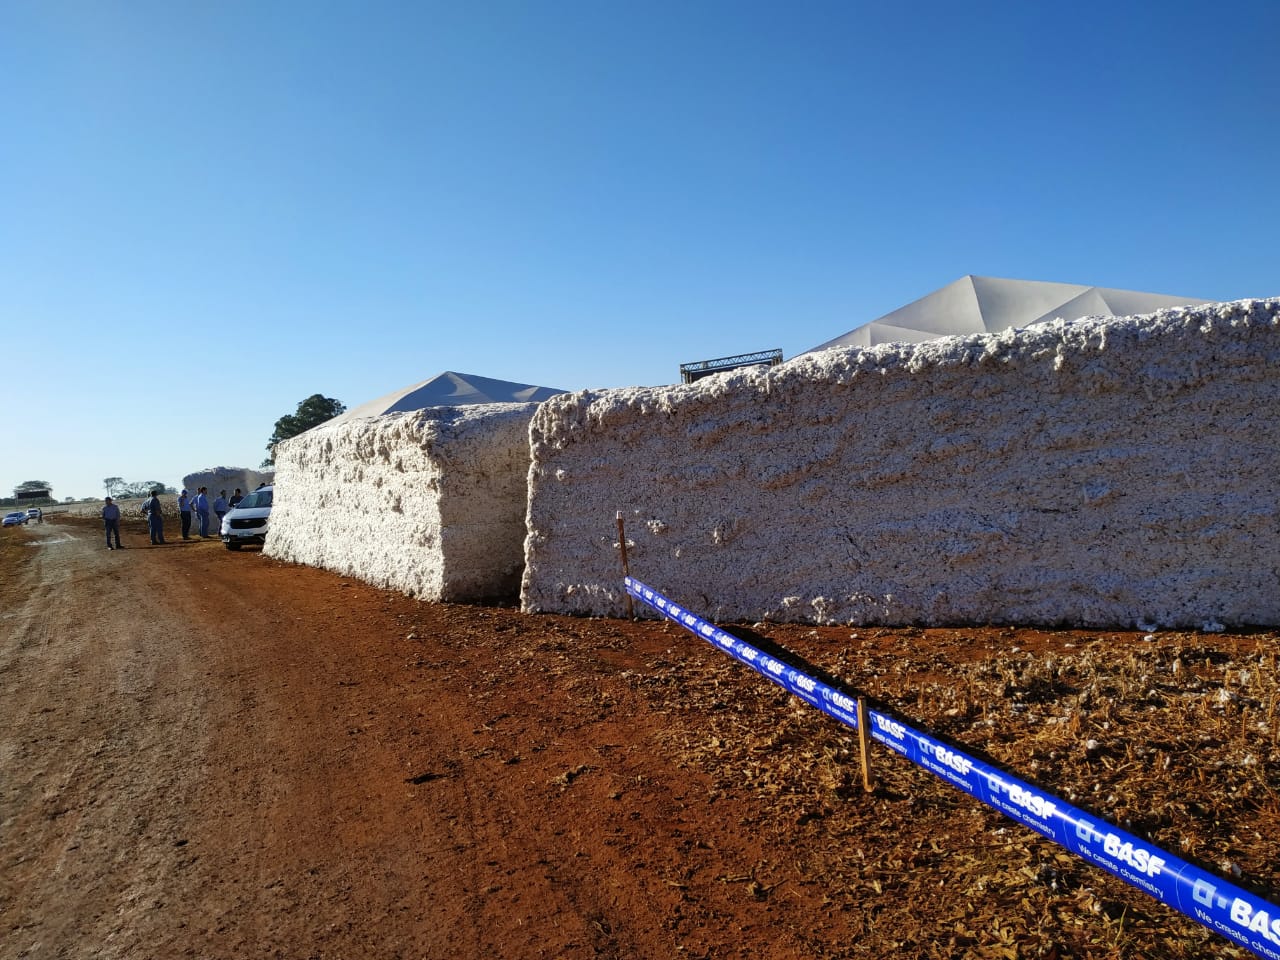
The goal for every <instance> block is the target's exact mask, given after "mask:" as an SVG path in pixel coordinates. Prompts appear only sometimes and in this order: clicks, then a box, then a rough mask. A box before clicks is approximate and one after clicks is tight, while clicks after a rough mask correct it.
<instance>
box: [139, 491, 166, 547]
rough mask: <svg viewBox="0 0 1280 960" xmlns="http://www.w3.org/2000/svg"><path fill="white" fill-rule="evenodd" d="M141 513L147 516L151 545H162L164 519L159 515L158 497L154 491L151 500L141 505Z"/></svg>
mask: <svg viewBox="0 0 1280 960" xmlns="http://www.w3.org/2000/svg"><path fill="white" fill-rule="evenodd" d="M142 512H143V513H145V514H146V515H147V527H148V528H149V529H150V531H151V543H152V545H153V546H154V545H156V544H160V543H164V517H162V516H161V515H160V497H159V495H158V494H157V493H156V491H154V490H152V491H151V499H150V500H148V501H147V502H146V503H144V504H143V505H142Z"/></svg>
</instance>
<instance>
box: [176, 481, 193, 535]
mask: <svg viewBox="0 0 1280 960" xmlns="http://www.w3.org/2000/svg"><path fill="white" fill-rule="evenodd" d="M178 516H179V517H181V518H182V539H183V540H190V539H191V498H190V497H188V496H187V491H186V490H183V491H182V492H181V493H180V494H178Z"/></svg>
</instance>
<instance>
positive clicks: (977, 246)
mask: <svg viewBox="0 0 1280 960" xmlns="http://www.w3.org/2000/svg"><path fill="white" fill-rule="evenodd" d="M1277 37H1280V4H1278V3H1275V2H1274V0H1267V2H1232V0H1226V2H1221V3H1215V4H1205V3H1182V2H1176V0H1175V2H1167V3H1162V4H1149V3H1125V2H1110V3H1094V2H1077V3H1071V4H1041V3H1028V2H1019V3H983V2H976V3H970V4H955V3H953V2H930V0H926V2H919V3H913V4H884V3H874V4H872V3H865V4H864V3H857V2H852V0H847V2H791V3H780V2H778V3H756V2H720V0H683V2H678V3H677V2H670V3H669V2H649V3H630V4H624V3H618V2H609V0H594V2H576V0H575V2H543V3H534V2H524V3H513V2H476V3H456V2H455V3H435V2H428V0H422V2H414V3H389V2H377V0H372V2H359V3H357V2H350V3H347V2H324V0H321V2H308V3H302V2H284V0H279V2H270V0H266V2H263V0H257V2H237V0H230V2H219V3H204V4H184V3H177V4H175V3H172V2H151V0H137V2H109V0H84V2H61V0H23V2H15V0H0V64H3V78H4V80H3V83H0V331H3V334H4V336H3V342H4V343H5V345H6V348H7V349H6V352H7V353H8V354H9V355H8V357H7V362H6V363H5V365H4V371H3V373H2V374H0V402H2V403H3V409H4V416H3V422H4V423H5V424H6V425H7V427H8V433H9V442H8V443H6V444H5V446H4V453H3V455H2V456H0V463H3V470H0V491H3V492H4V493H5V494H8V493H9V492H10V491H11V489H12V487H13V486H15V485H17V484H18V483H20V482H22V481H24V480H30V479H41V480H49V481H51V482H52V483H53V485H54V493H55V495H56V496H58V497H59V498H61V497H66V496H74V497H83V496H101V495H102V493H103V489H102V483H101V481H102V478H105V477H108V476H123V477H125V478H126V479H128V480H134V481H141V480H159V481H162V482H165V483H173V484H177V483H180V482H181V478H182V476H183V475H184V474H186V473H190V472H194V471H195V470H198V469H201V468H204V467H209V466H218V465H225V466H249V467H252V466H256V465H257V464H258V462H259V461H260V460H261V459H262V457H263V456H264V454H265V451H264V445H265V443H266V440H267V437H268V436H269V435H270V434H271V430H272V427H273V425H274V423H275V421H276V419H277V418H278V417H280V416H282V415H283V414H286V413H292V412H293V411H294V409H295V408H296V406H297V404H298V402H299V401H301V400H302V399H304V398H305V397H307V396H309V395H311V394H313V393H322V394H324V395H326V396H330V397H336V398H337V399H339V400H342V401H343V402H344V403H346V404H347V405H348V406H356V405H357V404H359V403H362V402H364V401H366V400H370V399H373V398H375V397H377V396H380V395H382V394H384V393H388V392H390V391H392V390H394V389H397V388H400V387H404V386H407V385H409V384H412V383H415V382H417V381H420V380H425V379H428V378H430V377H433V376H435V375H436V374H438V373H440V372H442V371H444V370H454V371H460V372H463V373H471V374H478V375H481V376H487V377H495V378H500V379H507V380H515V381H519V382H522V383H533V384H538V385H542V386H551V387H561V388H565V389H581V388H586V387H613V386H629V385H640V384H660V383H669V382H673V381H675V380H677V379H678V367H679V364H680V363H681V362H685V361H691V360H702V359H708V358H712V357H720V356H725V355H728V354H734V353H740V352H749V351H755V350H763V349H771V348H781V349H782V350H783V351H784V353H785V355H786V356H788V357H790V356H793V355H794V354H796V353H800V352H803V351H804V350H806V349H809V348H810V347H813V346H815V345H817V344H819V343H822V342H824V341H826V340H828V339H830V338H832V337H834V336H836V335H838V334H840V333H843V332H845V331H846V330H849V329H851V328H852V327H855V326H857V325H859V324H861V323H864V322H866V321H868V320H871V319H874V318H876V317H878V316H880V315H882V314H884V313H887V312H888V311H890V310H892V309H894V308H896V307H899V306H901V305H903V304H905V303H907V302H909V301H911V300H914V299H916V298H918V297H920V296H923V295H924V294H926V293H929V292H930V291H932V290H934V289H936V288H938V287H941V286H943V285H944V284H947V283H949V282H951V281H952V280H955V279H957V278H958V277H960V276H962V275H964V274H967V273H974V274H983V275H989V276H999V277H1013V278H1020V279H1032V280H1053V281H1063V282H1071V283H1086V284H1094V285H1100V286H1110V287H1122V288H1127V289H1134V290H1144V291H1151V292H1160V293H1171V294H1179V295H1186V296H1189V297H1203V298H1207V299H1238V298H1241V297H1254V296H1274V295H1278V294H1280V233H1278V230H1280V189H1277V181H1278V180H1280V178H1278V177H1277V174H1276V169H1277V168H1278V167H1280V71H1277V69H1276V67H1275V58H1274V55H1273V49H1272V48H1273V47H1274V43H1275V39H1276V38H1277Z"/></svg>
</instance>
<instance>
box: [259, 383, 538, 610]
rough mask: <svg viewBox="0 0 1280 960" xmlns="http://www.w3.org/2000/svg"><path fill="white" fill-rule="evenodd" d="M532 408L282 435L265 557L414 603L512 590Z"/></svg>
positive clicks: (491, 408)
mask: <svg viewBox="0 0 1280 960" xmlns="http://www.w3.org/2000/svg"><path fill="white" fill-rule="evenodd" d="M536 407H537V404H534V403H493V404H478V405H472V406H460V407H434V408H429V409H426V410H420V411H416V412H413V413H399V414H391V415H388V416H383V417H373V418H365V419H356V420H349V421H345V422H343V423H340V424H337V425H326V424H322V425H321V426H318V427H316V428H314V429H312V430H308V431H307V432H306V433H304V434H301V435H300V436H297V437H294V438H293V439H291V440H286V441H285V442H283V443H281V444H280V445H279V446H278V447H277V448H276V484H275V501H274V505H273V507H272V511H271V526H270V532H269V534H268V536H267V544H266V547H265V552H266V553H267V555H268V556H272V557H276V558H278V559H281V560H287V561H291V562H294V563H303V564H309V565H311V566H316V567H323V568H325V569H328V570H333V571H335V572H337V573H341V574H344V575H349V576H354V577H358V578H359V579H361V580H364V581H367V582H368V583H372V584H374V585H376V586H379V587H387V588H390V589H393V590H398V591H401V592H403V593H407V594H409V595H410V596H415V597H420V598H422V599H426V600H475V599H482V598H487V597H497V596H512V595H514V594H515V592H516V590H517V588H518V586H519V582H520V571H521V568H522V567H523V564H524V550H523V544H524V536H525V518H524V513H525V499H526V495H525V494H526V482H527V481H526V478H527V474H528V469H529V420H530V418H531V417H532V416H533V411H534V410H535V409H536Z"/></svg>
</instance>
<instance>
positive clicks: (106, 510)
mask: <svg viewBox="0 0 1280 960" xmlns="http://www.w3.org/2000/svg"><path fill="white" fill-rule="evenodd" d="M102 523H103V525H104V526H105V527H106V528H107V549H108V550H123V549H124V545H123V544H121V543H120V508H119V507H117V506H116V505H115V504H114V503H112V502H111V498H110V497H107V502H106V506H104V507H103V508H102ZM113 533H114V534H115V536H116V545H115V546H114V547H113V546H111V535H112V534H113Z"/></svg>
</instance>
